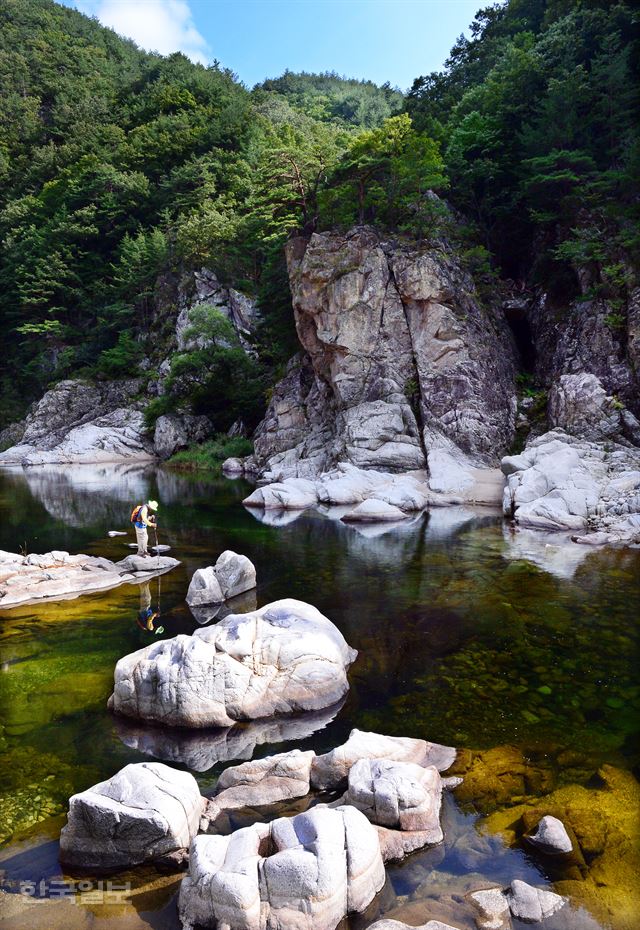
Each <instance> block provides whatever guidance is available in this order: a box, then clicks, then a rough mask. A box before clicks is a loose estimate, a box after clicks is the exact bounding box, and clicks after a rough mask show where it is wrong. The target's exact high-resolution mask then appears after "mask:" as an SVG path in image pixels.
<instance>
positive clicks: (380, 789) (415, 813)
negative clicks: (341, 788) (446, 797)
mask: <svg viewBox="0 0 640 930" xmlns="http://www.w3.org/2000/svg"><path fill="white" fill-rule="evenodd" d="M344 802H345V804H352V805H353V806H354V807H356V808H357V809H358V810H360V811H362V813H363V814H364V815H365V816H366V817H367V819H368V820H370V821H371V823H375V824H379V825H380V826H382V827H395V828H397V829H400V830H407V831H410V830H411V831H415V830H420V831H422V832H424V833H426V834H428V835H429V837H430V839H429V840H428V842H430V843H432V844H435V843H440V842H442V838H443V834H442V828H441V826H440V805H441V803H442V784H441V780H440V774H439V772H438V770H437V769H436V768H435V766H433V765H430V766H427V767H426V768H423V767H422V766H421V765H416V763H415V762H394V761H393V760H390V759H359V760H358V761H357V762H356V763H354V765H352V766H351V769H350V770H349V781H348V788H347V792H346V794H345V796H344ZM425 842H427V841H425Z"/></svg>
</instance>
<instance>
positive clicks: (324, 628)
mask: <svg viewBox="0 0 640 930" xmlns="http://www.w3.org/2000/svg"><path fill="white" fill-rule="evenodd" d="M203 579H204V581H203ZM255 580H256V576H255V569H254V567H253V565H252V564H251V562H249V560H248V559H246V558H245V557H243V556H240V555H238V554H237V553H233V552H230V551H227V552H225V553H223V554H222V555H221V556H220V558H219V559H218V561H217V562H216V564H215V566H211V567H210V568H207V569H203V570H199V573H196V575H194V578H193V579H192V582H191V585H190V588H189V593H190V596H191V597H192V599H193V595H194V592H195V595H196V599H197V600H198V603H200V604H201V603H206V602H207V600H208V599H209V598H215V599H217V598H224V597H227V596H229V597H233V596H234V595H237V594H238V593H243V592H244V591H246V589H247V587H249V586H252V585H255ZM355 658H356V652H355V650H353V649H351V648H350V647H349V646H348V644H347V643H346V642H345V640H344V638H343V637H342V635H341V633H340V632H339V631H338V630H337V628H336V627H335V626H334V625H333V624H332V623H331V621H330V620H328V618H326V617H324V616H323V615H322V614H321V613H320V612H319V611H318V610H316V609H315V608H314V607H311V606H310V605H309V604H305V603H303V602H301V601H296V600H292V599H287V600H281V601H277V602H275V603H273V604H267V605H266V606H264V607H262V608H260V609H259V610H254V611H250V612H248V613H245V614H230V615H229V616H227V617H226V618H225V619H223V620H222V621H221V622H220V623H218V624H216V625H215V626H212V627H208V628H205V629H200V630H197V631H196V632H195V633H194V635H193V636H184V635H180V636H176V637H174V638H173V639H170V640H165V641H164V642H160V643H154V644H153V645H151V646H147V647H146V648H145V649H142V650H139V651H138V652H136V653H133V654H132V655H129V656H125V657H124V658H123V659H121V660H120V661H119V662H118V664H117V666H116V669H115V675H114V693H113V695H112V697H111V699H110V702H109V706H110V707H111V709H112V710H113V711H114V712H115V714H116V721H122V720H123V719H126V718H129V719H131V718H133V719H134V720H135V721H137V723H136V726H138V727H139V728H140V733H139V735H138V737H137V740H138V741H137V742H136V743H135V745H136V746H137V747H138V748H141V749H142V750H143V751H149V752H152V753H153V754H156V755H157V754H159V753H158V744H157V742H154V741H153V740H151V742H150V743H145V741H144V735H143V734H144V730H145V727H148V725H149V724H155V725H156V726H155V728H154V729H155V731H156V733H158V732H161V733H163V734H164V735H165V739H166V745H167V746H170V745H171V744H175V745H176V747H178V748H177V749H176V753H175V755H174V756H173V760H174V761H183V762H184V758H182V757H181V756H180V752H181V750H180V748H179V747H180V744H181V741H182V740H183V735H182V734H184V733H185V730H191V731H193V730H195V731H196V733H197V732H203V731H204V732H205V733H206V728H208V727H216V728H220V727H224V728H230V729H233V727H234V725H235V724H237V723H239V722H243V721H253V724H252V725H254V726H259V725H261V723H262V722H264V721H267V724H268V723H269V721H270V720H272V719H273V718H276V719H277V718H278V716H280V718H282V719H287V717H288V718H289V719H292V720H296V719H304V715H305V714H310V715H312V716H313V714H314V713H315V714H317V713H318V712H320V711H322V709H324V708H327V707H329V706H330V705H332V704H335V702H336V701H337V700H339V699H340V698H342V697H344V695H345V694H346V692H347V689H348V680H347V670H348V668H349V666H350V664H351V663H352V662H353V661H354V659H355ZM296 713H297V714H298V718H296V717H294V716H292V715H294V714H296ZM159 724H161V727H159V726H158V725H159ZM173 727H179V728H180V729H179V730H172V728H173ZM311 729H313V724H312V727H311ZM217 732H219V729H218V731H217ZM226 732H230V730H229V729H227V731H226ZM207 738H209V734H207ZM275 738H276V739H278V738H279V736H278V735H277V736H276V737H275ZM280 738H281V737H280ZM130 744H131V743H130ZM255 744H256V741H255V740H254V742H253V743H252V744H251V746H250V749H249V753H252V749H253V746H255ZM165 752H166V749H165ZM160 754H161V753H160ZM456 755H457V753H456V750H455V749H454V748H452V747H449V746H442V745H439V744H437V743H430V742H427V741H426V740H422V739H412V738H403V737H392V736H385V735H382V734H378V733H367V732H363V731H361V730H353V731H352V732H351V734H350V736H349V738H348V740H347V741H346V742H345V743H344V744H342V745H340V746H337V747H335V748H334V749H332V750H330V751H328V752H326V753H324V754H321V755H317V754H316V753H315V752H314V751H312V750H308V751H304V752H303V751H300V750H299V749H294V750H291V751H289V752H284V753H279V754H276V755H270V756H266V757H264V758H260V759H255V760H254V759H253V758H250V759H249V760H248V761H246V762H241V763H239V764H236V765H232V766H230V767H228V768H226V769H225V770H224V771H223V772H222V774H221V775H220V776H219V778H218V781H217V785H216V788H215V791H214V792H213V794H212V795H211V796H209V797H206V798H205V797H202V796H201V794H200V789H199V787H198V783H197V782H196V780H195V778H194V777H193V775H191V774H190V773H189V772H183V771H178V770H176V769H174V768H172V767H170V766H167V765H165V764H164V763H161V762H143V763H138V764H131V765H127V766H126V767H125V768H124V769H122V770H121V771H120V772H118V773H117V774H116V775H114V776H113V777H112V778H110V779H108V780H107V781H104V782H100V783H99V784H97V785H94V786H93V787H92V788H89V789H88V790H86V791H83V792H81V793H80V794H77V795H74V796H73V797H72V798H71V799H70V803H69V813H68V818H67V824H66V826H65V827H64V828H63V830H62V834H61V837H60V855H61V860H62V862H63V863H64V864H65V865H66V866H68V867H70V868H82V869H87V868H88V869H92V870H94V871H97V872H101V871H105V870H106V871H109V870H114V869H126V868H130V867H133V866H137V865H141V864H142V863H146V862H154V863H156V864H159V865H163V866H164V867H169V868H171V869H174V870H175V869H179V868H183V869H186V870H187V874H186V875H185V877H184V878H183V880H182V883H181V887H180V893H179V899H178V911H179V915H180V919H181V922H182V925H183V927H184V928H185V930H195V928H196V927H197V928H204V930H207V928H210V930H220V928H226V930H283V928H285V927H287V928H289V927H291V928H294V927H296V928H301V930H302V928H304V930H335V928H336V927H337V925H338V924H339V923H340V922H341V921H342V920H343V919H344V918H345V917H346V915H348V914H349V913H354V912H355V913H358V912H363V911H364V910H365V909H366V908H367V907H368V906H369V904H370V903H371V902H372V901H373V899H374V898H375V897H376V895H377V894H378V892H379V891H380V890H381V889H382V887H383V886H384V884H385V881H386V872H385V864H386V863H388V862H391V861H397V860H400V859H403V858H404V857H405V856H407V855H409V854H410V853H412V852H414V851H415V850H418V849H422V848H425V847H432V846H438V845H440V844H442V843H443V840H444V838H445V837H444V831H443V825H442V822H441V805H442V794H443V790H444V789H450V788H455V787H457V786H458V785H459V784H460V782H461V779H460V778H458V777H455V776H450V777H447V776H446V775H443V773H446V771H447V770H448V769H450V768H451V766H452V765H453V763H454V762H455V760H456ZM214 757H215V758H214V759H213V760H212V757H210V756H209V757H207V756H206V754H205V758H204V765H194V766H193V767H194V768H196V769H197V768H198V767H199V768H200V770H203V768H205V767H206V766H207V763H209V764H213V761H217V759H218V758H219V757H216V756H215V753H214ZM229 758H230V757H229ZM194 761H195V759H191V758H190V759H189V763H190V764H191V763H193V762H194ZM287 806H289V810H288V811H287ZM274 813H277V814H280V816H275V817H274ZM243 818H244V821H243ZM247 818H248V819H247ZM526 842H527V843H528V844H529V845H530V847H531V848H532V849H540V850H541V852H542V854H543V855H545V856H548V855H553V854H558V855H564V854H565V853H566V852H567V851H569V852H571V849H572V841H571V839H570V837H569V835H568V834H567V832H566V830H565V829H564V826H563V824H562V822H561V821H559V820H558V819H557V818H554V817H552V816H546V817H543V818H542V819H541V820H540V822H539V823H538V824H537V827H536V829H535V830H531V831H530V833H529V835H528V836H527V837H526ZM567 843H568V850H567ZM468 898H469V902H470V904H471V905H472V906H473V907H474V908H475V911H476V912H477V921H476V922H477V926H478V928H479V930H490V928H498V927H508V926H510V921H511V916H513V917H516V918H519V919H523V920H527V921H538V920H542V919H544V918H545V917H547V916H549V915H550V914H552V913H554V912H555V911H556V910H557V909H559V908H560V907H562V906H563V905H564V903H565V899H564V898H562V897H560V896H559V895H556V894H554V893H552V892H550V891H548V890H546V889H543V888H534V887H532V886H530V885H528V884H526V883H525V882H522V881H519V880H514V881H513V882H512V883H511V886H510V887H509V888H501V887H497V886H492V887H489V888H486V889H479V890H476V891H475V892H474V893H473V894H471V895H468ZM394 925H395V926H397V927H404V926H406V925H404V924H399V923H397V922H394V921H382V922H379V923H378V924H376V925H375V926H377V927H378V928H382V930H384V927H385V926H386V927H392V926H394ZM425 926H427V927H429V928H430V930H434V928H440V930H447V925H445V924H439V923H438V922H437V921H435V922H434V921H430V922H429V923H428V924H426V925H425ZM453 930H455V928H453Z"/></svg>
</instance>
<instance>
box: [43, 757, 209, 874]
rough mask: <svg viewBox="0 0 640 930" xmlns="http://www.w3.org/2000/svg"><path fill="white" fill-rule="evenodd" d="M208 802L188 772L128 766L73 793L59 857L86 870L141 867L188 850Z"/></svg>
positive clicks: (147, 764) (153, 765) (150, 765)
mask: <svg viewBox="0 0 640 930" xmlns="http://www.w3.org/2000/svg"><path fill="white" fill-rule="evenodd" d="M203 806H204V800H203V798H202V797H201V796H200V790H199V788H198V783H197V782H196V780H195V778H194V777H193V775H190V774H189V773H188V772H179V771H177V770H176V769H172V768H169V766H167V765H163V764H162V763H161V762H141V763H137V764H132V765H127V766H125V768H123V769H122V770H121V771H120V772H118V773H117V775H114V776H113V778H110V779H108V780H107V781H103V782H100V783H99V784H97V785H94V786H93V787H92V788H89V789H88V790H87V791H83V792H81V793H80V794H75V795H73V797H72V798H71V799H70V801H69V814H68V822H67V825H66V826H65V827H63V829H62V833H61V835H60V858H61V860H62V862H64V863H65V864H66V865H70V866H76V867H81V868H83V869H114V868H121V867H128V866H132V865H138V864H140V863H142V862H146V861H150V860H154V859H158V858H161V857H163V856H165V855H167V854H169V853H173V852H175V851H176V850H178V849H183V848H185V847H188V846H189V844H190V843H191V840H192V839H193V838H194V837H195V836H196V835H197V833H198V828H199V825H200V815H201V813H202V809H203Z"/></svg>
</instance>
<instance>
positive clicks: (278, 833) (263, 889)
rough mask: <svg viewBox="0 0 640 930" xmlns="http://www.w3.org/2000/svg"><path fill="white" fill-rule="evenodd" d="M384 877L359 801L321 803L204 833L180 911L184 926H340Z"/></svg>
mask: <svg viewBox="0 0 640 930" xmlns="http://www.w3.org/2000/svg"><path fill="white" fill-rule="evenodd" d="M384 882H385V871H384V865H383V862H382V857H381V855H380V847H379V845H378V840H377V837H376V833H375V829H374V828H373V827H372V826H371V824H370V823H369V822H368V820H367V819H366V817H364V815H363V814H361V813H360V812H359V811H357V810H355V809H354V808H352V807H340V808H337V809H333V810H331V809H329V808H326V807H315V808H313V809H312V810H310V811H307V812H305V813H303V814H298V815H297V816H295V817H292V818H290V819H287V818H280V819H278V820H275V821H273V822H272V823H270V824H254V825H253V826H251V827H246V828H243V829H241V830H237V831H236V832H235V833H233V834H232V835H231V836H199V837H196V839H195V840H194V841H193V843H192V845H191V852H190V863H189V874H188V875H187V876H186V877H185V878H184V880H183V882H182V886H181V888H180V897H179V902H178V909H179V913H180V919H181V920H182V925H183V927H184V928H185V930H191V928H193V927H195V926H196V925H197V926H199V927H203V928H212V930H213V928H219V927H226V928H228V930H283V928H285V927H287V928H294V927H295V928H298V930H303V928H304V930H334V928H335V927H336V926H337V924H338V923H339V922H340V921H341V920H342V919H343V918H344V917H345V916H346V915H347V914H348V913H350V912H354V911H355V912H359V911H363V910H364V909H365V908H366V907H367V905H368V904H369V902H370V901H372V900H373V898H374V897H375V895H376V894H377V892H378V891H379V890H380V889H381V888H382V886H383V885H384Z"/></svg>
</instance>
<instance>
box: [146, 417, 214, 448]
mask: <svg viewBox="0 0 640 930" xmlns="http://www.w3.org/2000/svg"><path fill="white" fill-rule="evenodd" d="M212 433H213V424H212V423H211V420H210V419H209V418H208V417H205V416H194V415H193V414H189V413H165V414H163V415H162V416H161V417H158V419H157V420H156V426H155V430H154V433H153V447H154V450H155V453H156V455H157V456H159V458H161V459H168V458H170V457H171V456H172V455H173V454H174V453H176V452H179V451H180V450H181V449H186V448H187V446H190V445H192V444H193V443H198V442H203V441H204V440H205V439H208V438H209V436H211V435H212Z"/></svg>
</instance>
